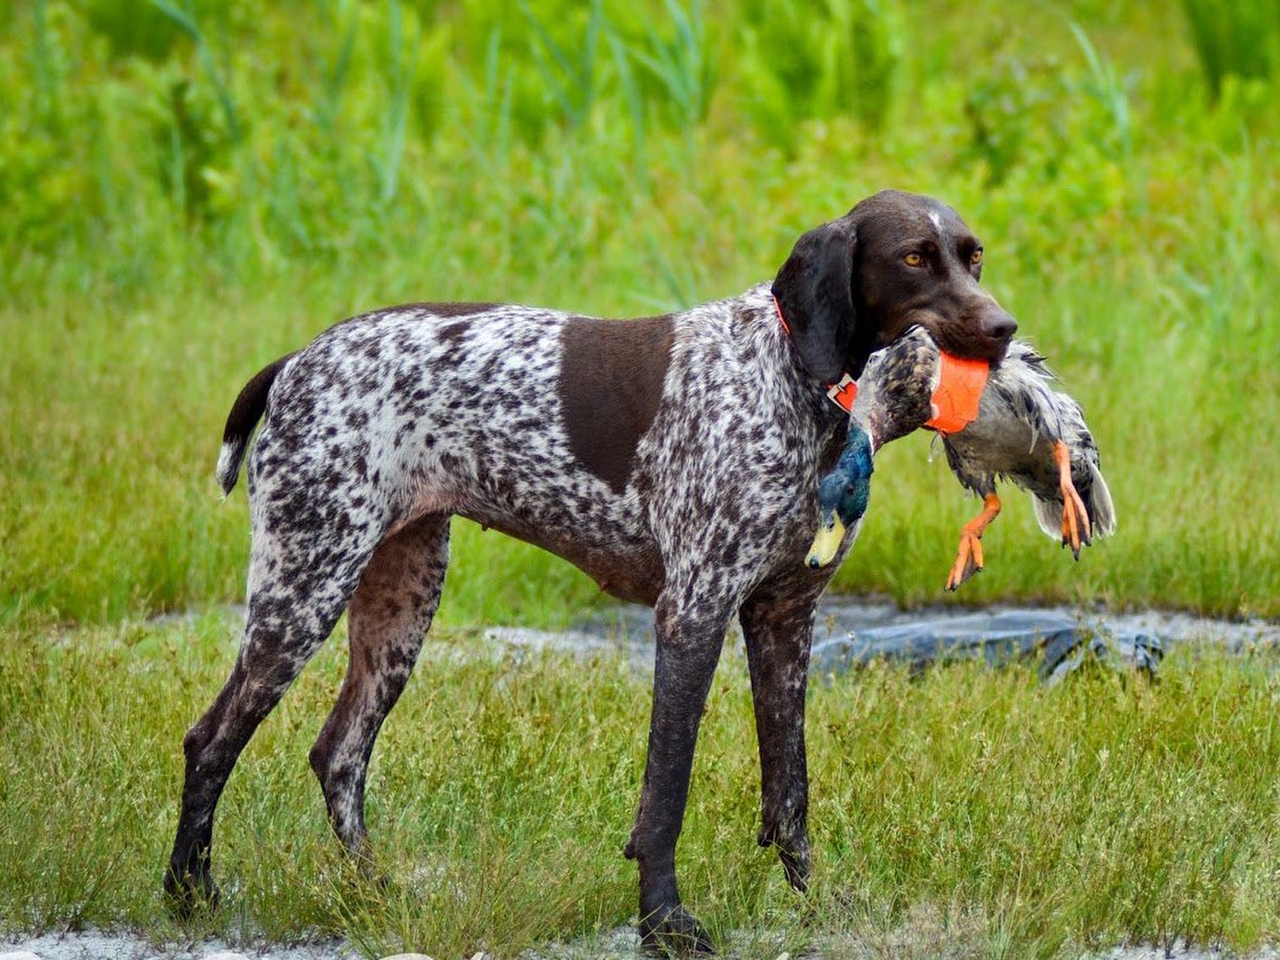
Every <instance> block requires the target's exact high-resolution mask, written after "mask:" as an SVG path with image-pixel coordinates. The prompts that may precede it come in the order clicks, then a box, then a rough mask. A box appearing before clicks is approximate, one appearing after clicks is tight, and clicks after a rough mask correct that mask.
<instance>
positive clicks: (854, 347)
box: [773, 190, 1018, 383]
mask: <svg viewBox="0 0 1280 960" xmlns="http://www.w3.org/2000/svg"><path fill="white" fill-rule="evenodd" d="M981 276H982V243H981V242H980V241H979V240H978V238H977V237H975V236H974V235H973V232H972V231H971V230H970V229H969V228H968V227H967V226H965V223H964V221H963V220H961V219H960V217H959V215H958V214H957V213H956V212H955V211H954V210H952V209H951V208H950V207H948V206H947V205H946V204H944V203H941V202H939V201H937V200H934V199H933V198H931V197H923V196H919V195H916V194H911V193H902V192H900V191H897V190H885V191H882V192H880V193H877V194H876V195H875V196H873V197H869V198H867V199H866V200H863V201H862V202H861V203H859V204H858V205H857V206H856V207H854V208H853V209H852V210H850V211H849V212H848V213H847V214H845V215H844V216H843V217H841V218H840V219H838V220H832V221H831V222H830V223H824V224H823V225H822V226H820V227H815V228H814V229H813V230H810V231H809V232H808V233H806V234H804V235H803V236H802V237H801V238H800V239H799V240H797V241H796V245H795V248H794V249H793V250H792V251H791V256H790V257H788V258H787V262H786V263H784V264H783V265H782V269H781V270H779V271H778V276H777V279H776V280H774V283H773V295H774V296H775V297H776V298H777V300H778V306H779V307H780V308H781V310H782V315H783V317H784V318H785V319H786V322H787V325H788V326H789V327H790V329H791V334H792V337H793V339H794V340H795V344H796V348H797V349H798V350H799V353H800V359H801V361H802V362H803V363H804V366H805V369H807V370H808V371H809V373H810V374H811V375H812V376H813V377H814V378H815V379H816V380H819V381H821V382H823V383H831V382H833V381H835V380H837V379H839V377H840V375H841V374H842V373H844V372H848V373H849V374H850V375H851V376H853V377H857V376H858V375H859V374H861V373H862V368H863V366H864V365H865V364H866V362H867V357H868V356H870V355H871V353H872V351H874V350H878V349H880V348H881V347H884V346H887V345H888V344H890V343H893V342H894V341H895V340H896V339H897V338H898V337H900V336H902V334H904V333H906V331H907V330H909V329H911V328H912V327H913V326H917V325H918V326H922V327H924V328H925V329H926V330H928V331H929V333H930V335H931V336H932V337H933V339H934V341H935V342H936V343H937V344H938V346H939V347H941V348H942V349H943V350H945V351H946V352H947V353H950V354H953V355H955V356H958V357H964V358H968V359H976V360H990V361H993V362H997V361H999V360H1001V359H1003V357H1004V354H1005V350H1006V349H1007V348H1008V346H1009V340H1010V338H1011V337H1012V336H1013V334H1014V332H1015V331H1016V330H1017V329H1018V325H1017V323H1016V322H1015V321H1014V319H1013V317H1011V316H1009V314H1008V313H1006V312H1005V311H1004V310H1003V309H1002V308H1001V306H1000V304H998V303H997V302H996V300H995V298H994V297H993V296H991V294H989V293H987V292H986V291H985V290H983V289H982V288H981V287H979V286H978V278H979V277H981Z"/></svg>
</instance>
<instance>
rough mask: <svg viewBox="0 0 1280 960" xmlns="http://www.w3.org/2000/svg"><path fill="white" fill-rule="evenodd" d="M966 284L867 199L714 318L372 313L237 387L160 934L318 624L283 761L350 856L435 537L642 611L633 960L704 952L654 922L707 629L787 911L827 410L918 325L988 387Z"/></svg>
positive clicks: (679, 802)
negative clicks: (324, 681)
mask: <svg viewBox="0 0 1280 960" xmlns="http://www.w3.org/2000/svg"><path fill="white" fill-rule="evenodd" d="M981 271H982V246H981V244H980V243H979V241H978V239H977V238H976V237H975V236H974V234H973V233H972V232H971V231H970V230H969V228H968V227H967V226H966V225H965V224H964V222H963V221H962V220H961V219H960V217H959V216H958V215H957V214H956V212H955V211H954V210H952V209H951V208H950V207H948V206H946V205H945V204H942V203H940V202H939V201H937V200H933V199H931V198H927V197H923V196H918V195H914V194H908V193H902V192H897V191H885V192H882V193H878V194H876V195H875V196H873V197H870V198H868V199H866V200H864V201H862V202H861V203H859V204H858V205H857V206H855V207H854V208H853V209H852V210H851V211H850V212H849V213H847V214H846V215H844V216H842V217H840V218H838V219H836V220H832V221H830V222H829V223H825V224H823V225H821V226H819V227H817V228H815V229H813V230H810V231H809V232H807V233H805V234H803V235H802V236H801V237H800V238H799V240H798V241H797V242H796V244H795V247H794V249H793V250H792V252H791V254H790V256H789V257H788V258H787V260H786V262H785V263H784V264H783V265H782V268H781V269H780V270H779V272H778V274H777V276H776V278H775V279H774V281H773V283H772V284H769V283H767V282H766V283H762V284H759V285H757V286H755V287H752V288H751V289H750V290H748V291H746V292H745V293H743V294H741V295H740V296H736V297H731V298H729V299H725V300H719V301H716V302H712V303H706V304H703V305H701V306H698V307H694V308H693V309H691V310H687V311H684V312H679V313H673V314H668V315H665V316H657V317H650V318H646V319H637V320H628V321H608V320H598V319H591V318H587V317H581V316H575V315H570V314H567V313H563V312H559V311H554V310H545V309H539V308H534V307H527V306H510V305H494V304H452V303H451V304H415V305H408V306H400V307H393V308H390V309H386V310H378V311H375V312H372V313H366V314H363V315H361V316H357V317H354V318H352V319H350V320H346V321H343V322H341V323H338V324H337V325H335V326H333V327H331V328H330V329H329V330H327V331H325V332H324V333H322V334H320V335H319V336H318V337H316V338H315V340H313V341H312V342H311V343H310V344H309V345H307V346H306V347H303V348H302V349H301V350H299V351H297V352H296V353H293V354H290V355H288V356H285V357H282V358H281V359H279V360H277V361H275V362H274V363H272V364H270V365H269V366H267V367H266V368H265V369H263V370H262V371H261V372H260V373H258V374H257V376H255V377H254V378H253V379H251V380H250V381H249V382H248V384H246V386H245V387H244V389H243V390H242V391H241V393H240V395H239V397H238V398H237V399H236V401H235V404H234V405H233V406H232V409H231V412H230V414H229V416H228V419H227V424H226V430H225V432H224V436H223V444H222V449H221V454H220V456H219V460H218V468H217V476H218V480H219V482H220V484H221V486H222V488H223V490H224V491H226V492H227V493H228V494H229V493H230V492H231V489H232V487H233V486H234V485H235V483H236V479H237V475H238V473H239V469H240V464H241V461H242V459H243V457H244V453H245V450H246V447H247V445H248V442H249V437H250V435H251V433H252V432H253V429H254V427H255V425H256V424H257V422H258V420H259V419H262V420H263V424H262V428H261V430H260V431H259V433H258V437H257V440H256V443H255V444H254V448H253V452H252V455H251V457H250V460H249V465H248V471H247V475H248V482H249V504H250V518H251V525H252V548H251V558H250V562H249V573H248V586H247V614H246V622H245V628H244V635H243V639H242V643H241V647H240V651H239V654H238V656H237V658H236V661H235V665H234V667H233V669H232V671H231V675H230V677H229V679H228V680H227V682H226V685H225V686H224V687H223V689H222V691H221V692H220V693H219V694H218V696H217V698H216V699H215V700H214V702H213V704H212V706H210V708H209V710H208V711H207V712H206V713H205V714H204V715H203V716H202V717H201V718H200V720H199V721H198V722H197V723H196V724H195V725H194V726H193V727H192V728H191V729H190V730H189V731H188V733H187V735H186V737H185V739H184V741H183V750H184V753H185V757H186V771H185V782H184V786H183V791H182V809H181V813H180V816H179V822H178V828H177V835H176V838H175V840H174V846H173V853H172V857H171V859H170V862H169V865H168V868H167V871H166V873H165V878H164V885H165V888H166V891H167V894H168V897H169V899H170V902H171V903H172V904H173V905H174V907H175V909H176V910H177V911H178V912H179V914H184V913H189V912H191V911H192V910H194V909H196V908H197V907H199V906H201V905H206V906H208V905H212V904H214V903H216V901H217V887H216V885H215V884H214V882H213V879H212V876H211V859H210V857H211V843H212V833H213V815H214V808H215V807H216V805H217V802H218V798H219V796H220V795H221V793H222V790H223V787H224V785H225V784H226V781H227V778H228V777H229V775H230V773H231V770H232V767H233V766H234V765H235V763H236V760H237V758H238V757H239V755H240V752H241V750H242V749H243V748H244V746H245V744H246V743H247V742H248V740H249V738H250V737H251V736H252V735H253V732H254V730H255V729H256V728H257V726H258V724H259V723H260V722H261V721H262V720H263V718H265V717H266V716H267V714H268V713H270V711H271V710H272V708H273V707H274V706H275V705H276V703H277V702H278V701H279V699H280V697H281V696H282V695H283V693H284V691H285V689H286V688H287V687H288V686H289V685H290V683H292V681H293V680H294V678H295V677H297V675H298V673H299V672H300V671H301V670H302V668H303V666H304V665H305V664H306V662H307V661H308V659H309V658H310V657H311V656H312V655H313V654H314V653H315V652H316V651H317V649H319V647H320V646H321V645H322V644H323V643H324V642H325V640H326V638H327V637H328V636H329V633H330V631H331V630H332V629H333V627H334V625H335V624H336V623H337V621H338V618H339V617H340V615H341V614H342V612H343V611H344V610H347V611H348V613H349V620H348V624H349V642H350V665H349V668H348V672H347V675H346V678H345V680H344V681H343V684H342V688H341V691H340V692H339V694H338V699H337V703H336V705H335V706H334V708H333V711H332V713H330V715H329V717H328V720H327V721H326V722H325V724H324V726H323V728H322V730H321V732H320V735H319V737H318V739H317V740H316V743H315V746H314V747H313V748H312V750H311V753H310V762H311V767H312V769H313V770H314V771H315V774H316V776H317V777H318V779H319V781H320V785H321V789H322V791H323V794H324V798H325V803H326V805H327V808H328V814H329V818H330V821H331V823H332V826H333V829H334V831H335V833H336V835H337V836H338V838H339V839H340V841H341V842H342V843H343V844H344V845H345V846H346V847H347V848H348V849H349V850H350V851H351V853H352V854H353V855H354V856H356V857H357V858H360V859H361V860H362V861H364V859H365V858H367V857H368V850H367V843H368V841H367V834H366V830H365V822H364V789H365V774H366V770H367V767H368V763H369V757H370V754H371V752H372V750H373V744H374V740H375V738H376V737H377V734H378V730H379V728H380V727H381V725H382V723H383V721H384V720H385V718H386V716H387V714H388V712H389V711H390V710H391V708H392V707H393V706H394V704H395V702H396V700H397V698H398V697H399V696H400V693H401V691H402V690H403V689H404V686H405V683H406V681H407V680H408V678H409V674H410V671H411V670H412V669H413V666H414V662H415V659H416V658H417V656H418V652H419V649H420V647H421V645H422V642H423V639H424V636H425V634H426V632H427V629H428V627H429V626H430V624H431V620H432V617H433V615H434V614H435V612H436V608H437V605H438V603H439V601H440V594H441V587H442V584H443V581H444V576H445V568H446V565H447V563H448V545H449V521H450V517H451V516H453V515H458V516H462V517H466V518H468V519H470V520H473V521H476V522H477V523H480V524H482V525H484V526H485V527H492V528H494V529H497V530H500V531H503V532H505V533H507V534H510V535H512V536H515V537H518V538H520V539H522V540H526V541H528V542H530V543H533V544H536V545H538V546H541V547H544V548H546V549H547V550H550V551H551V552H553V553H555V554H557V555H559V556H561V557H563V558H564V559H566V560H568V561H570V562H571V563H573V564H576V565H577V566H578V567H580V568H581V569H582V570H584V571H586V573H588V574H589V575H590V576H592V577H593V578H594V579H595V580H596V581H597V582H598V583H599V585H600V587H601V589H603V590H605V591H607V592H608V593H610V594H612V595H613V596H615V597H619V598H621V599H623V600H628V601H636V602H640V603H645V604H648V605H651V606H653V607H654V608H655V624H656V632H657V646H656V654H655V667H654V680H653V708H652V714H651V718H650V725H649V740H648V757H647V761H646V764H645V771H644V780H643V785H642V787H641V791H640V802H639V809H638V812H637V814H636V818H635V824H634V827H633V829H632V831H631V836H630V840H629V842H628V843H627V844H626V849H625V855H626V856H627V857H628V858H630V859H634V860H635V861H636V862H637V864H638V866H639V874H640V909H639V916H640V935H641V942H642V944H643V946H644V947H645V948H646V949H648V950H661V951H667V950H676V951H679V952H709V951H711V950H712V949H713V946H712V943H711V940H710V938H709V937H708V935H707V933H706V931H705V930H704V929H703V927H702V926H701V925H700V924H699V923H698V921H697V920H696V919H695V918H694V917H693V915H692V914H691V913H690V912H688V911H687V910H686V908H685V907H684V906H683V905H682V902H681V899H680V895H679V892H678V889H677V885H676V858H675V852H676V841H677V839H678V837H679V835H680V830H681V824H682V820H683V817H684V811H685V804H686V800H687V797H688V791H689V777H690V769H691V766H692V762H693V753H694V741H695V739H696V737H697V734H698V724H699V720H700V717H701V715H702V710H703V706H704V703H705V700H706V696H707V691H708V688H709V685H710V683H711V677H712V673H713V672H714V670H715V667H716V663H717V660H718V658H719V655H720V650H721V647H722V645H723V641H724V637H725V633H726V630H727V628H728V627H729V624H730V621H731V620H732V619H733V618H734V617H735V616H736V617H737V618H738V620H739V623H740V624H741V627H742V632H743V636H744V640H745V644H746V650H747V659H748V668H749V672H750V678H751V689H752V697H753V701H754V709H755V717H756V729H757V734H758V738H759V751H760V765H761V828H760V831H759V835H758V842H759V843H760V844H761V846H765V847H773V848H775V849H776V850H777V852H778V854H779V856H780V859H781V861H782V864H783V868H784V871H785V874H786V877H787V880H788V881H789V882H790V884H791V886H792V887H794V888H795V889H797V890H801V891H803V890H804V889H806V885H807V875H808V870H809V841H808V835H807V828H806V812H807V807H808V779H807V773H806V768H805V742H804V706H805V685H806V679H807V673H808V659H809V647H810V642H811V639H812V631H813V621H814V611H815V607H816V604H817V601H818V597H819V595H820V594H821V593H822V592H823V589H824V588H825V587H826V585H827V581H828V580H829V578H830V576H831V573H832V571H834V570H835V569H836V567H837V566H838V563H837V564H832V565H830V566H828V567H824V568H823V569H821V570H814V569H811V568H810V567H809V566H807V565H806V564H805V552H806V549H807V547H808V545H809V542H810V540H811V539H812V538H813V534H814V530H815V529H816V527H817V523H818V507H817V489H818V480H819V478H820V477H821V476H822V475H823V473H824V472H825V471H827V470H828V469H829V468H830V467H831V465H832V464H833V462H834V461H835V458H836V457H837V455H838V454H839V451H840V449H841V446H842V445H843V443H844V440H845V434H846V425H847V413H846V412H845V411H843V410H842V409H841V408H840V407H838V406H837V405H835V404H833V403H831V402H830V401H829V399H828V392H829V390H828V388H829V386H830V385H832V384H837V383H838V381H841V380H842V379H843V378H846V377H847V378H854V379H856V378H857V376H858V375H859V374H860V373H861V371H862V368H863V366H864V364H865V363H866V361H867V358H868V356H869V355H870V354H871V353H872V352H873V351H874V350H876V349H879V348H881V347H884V346H886V345H887V344H889V343H891V342H893V341H894V340H895V339H896V338H898V337H899V336H901V335H902V334H903V333H905V332H906V331H907V330H908V329H910V328H912V327H914V326H917V325H919V326H923V327H924V328H926V329H927V330H928V331H929V333H930V334H931V335H932V336H933V338H934V339H935V340H936V341H937V343H938V345H939V346H940V347H942V349H944V350H947V351H948V352H950V353H953V354H955V355H958V356H962V357H971V358H982V359H987V360H990V361H997V362H998V361H999V359H1000V358H1001V357H1002V356H1003V355H1004V352H1005V349H1006V347H1007V345H1008V343H1009V340H1010V338H1011V337H1012V335H1013V333H1014V331H1015V330H1016V327H1017V325H1016V323H1015V322H1014V320H1013V318H1012V317H1011V316H1010V315H1009V314H1008V313H1006V312H1005V311H1004V310H1003V309H1002V308H1001V307H1000V306H999V304H998V303H997V302H996V300H995V299H994V298H993V297H992V296H991V295H990V294H988V293H987V292H986V291H985V290H983V289H982V288H981V287H980V286H979V284H978V281H979V277H980V275H981ZM845 382H847V380H846V381H845ZM848 540H849V538H846V542H845V543H844V544H842V546H841V549H840V552H839V555H838V557H837V560H839V559H842V558H843V555H844V553H845V551H847V549H848V547H849V542H848Z"/></svg>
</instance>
